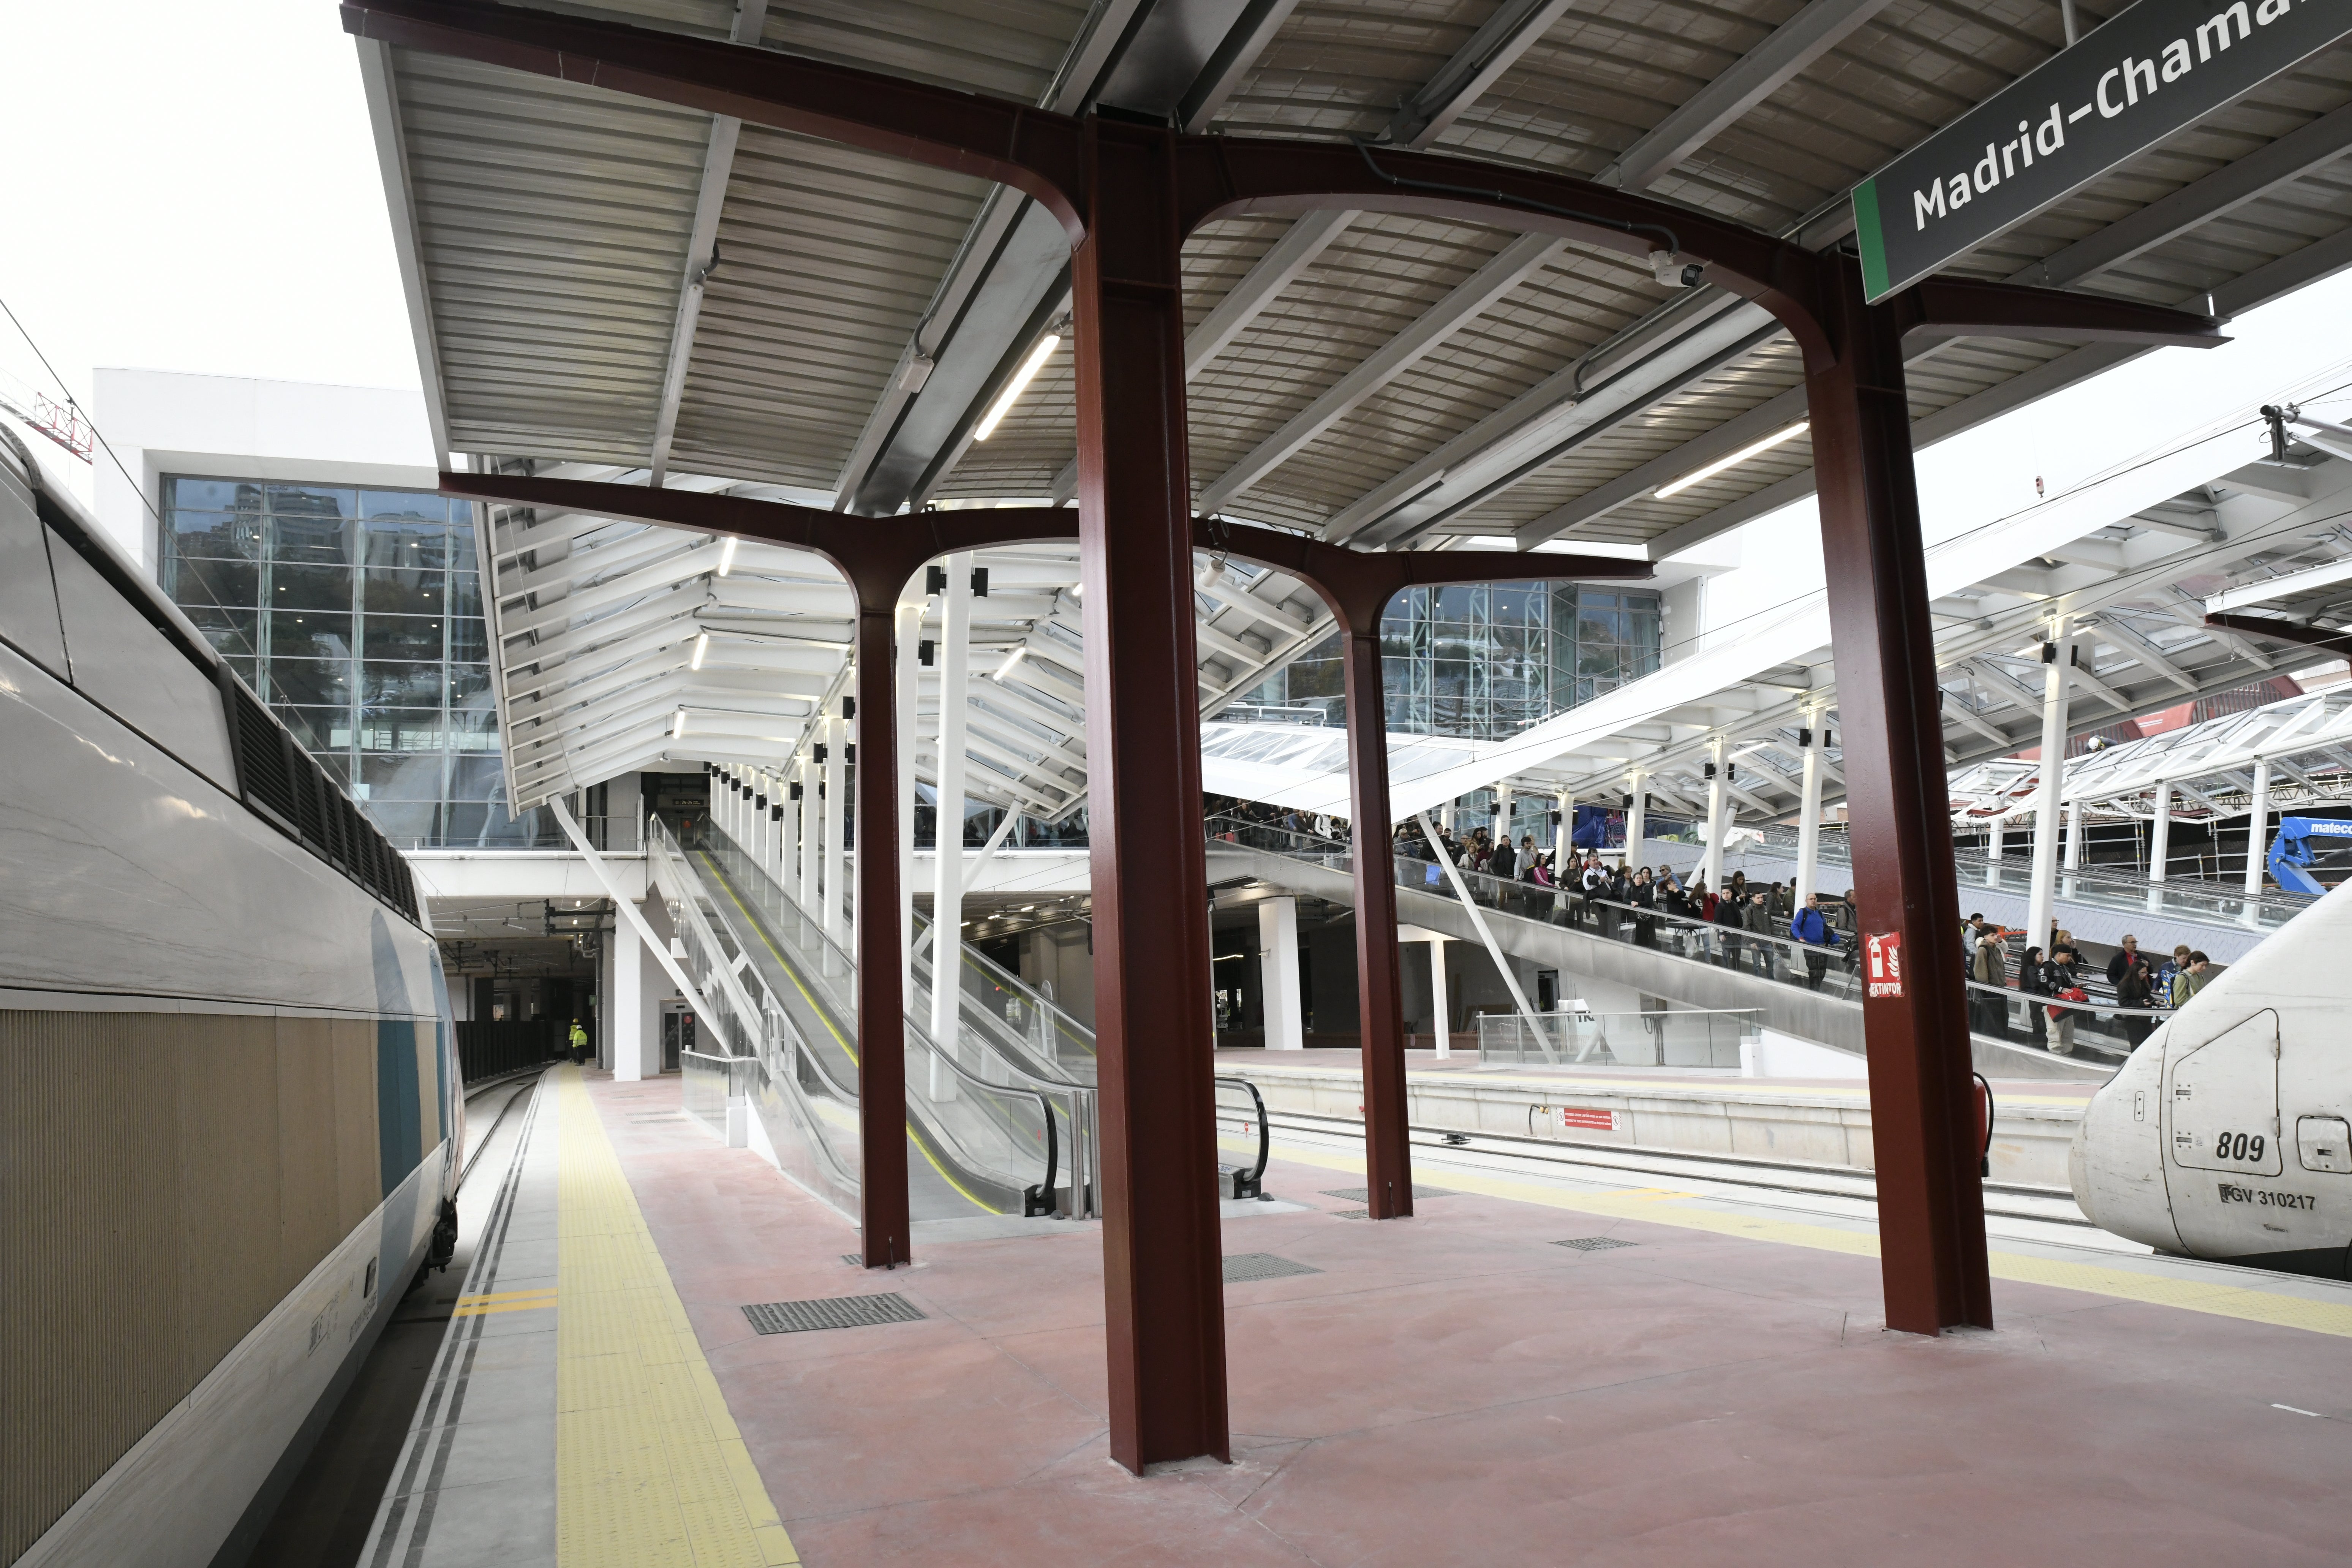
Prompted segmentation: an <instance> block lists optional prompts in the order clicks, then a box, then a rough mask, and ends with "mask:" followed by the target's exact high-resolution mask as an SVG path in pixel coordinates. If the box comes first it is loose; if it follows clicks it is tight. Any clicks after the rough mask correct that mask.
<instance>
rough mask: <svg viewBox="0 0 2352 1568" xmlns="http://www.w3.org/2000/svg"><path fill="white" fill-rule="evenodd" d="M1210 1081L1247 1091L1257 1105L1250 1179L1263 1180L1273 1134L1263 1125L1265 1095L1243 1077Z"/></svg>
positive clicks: (1252, 1101) (1251, 1100) (1270, 1152)
mask: <svg viewBox="0 0 2352 1568" xmlns="http://www.w3.org/2000/svg"><path fill="white" fill-rule="evenodd" d="M1210 1081H1211V1082H1213V1083H1218V1084H1223V1085H1224V1086H1226V1087H1227V1088H1231V1089H1247V1090H1248V1091H1249V1097H1250V1102H1251V1103H1252V1104H1253V1105H1255V1106H1256V1107H1257V1164H1256V1166H1255V1168H1254V1169H1252V1170H1251V1172H1250V1179H1251V1180H1252V1181H1253V1182H1257V1181H1263V1180H1264V1179H1265V1163H1266V1161H1267V1159H1268V1158H1270V1157H1271V1154H1272V1151H1273V1136H1272V1134H1271V1133H1270V1132H1269V1131H1267V1129H1266V1125H1265V1096H1264V1095H1262V1094H1260V1093H1259V1092H1258V1091H1257V1085H1255V1084H1254V1083H1252V1082H1251V1081H1250V1080H1249V1079H1245V1078H1223V1077H1220V1078H1215V1079H1211V1080H1210Z"/></svg>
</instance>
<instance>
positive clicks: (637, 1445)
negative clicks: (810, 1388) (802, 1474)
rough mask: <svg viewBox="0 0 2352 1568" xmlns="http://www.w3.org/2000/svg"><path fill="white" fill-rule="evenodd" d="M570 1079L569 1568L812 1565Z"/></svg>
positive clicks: (559, 1532) (560, 1211)
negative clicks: (787, 1525)
mask: <svg viewBox="0 0 2352 1568" xmlns="http://www.w3.org/2000/svg"><path fill="white" fill-rule="evenodd" d="M554 1082H555V1102H556V1112H557V1118H558V1121H557V1131H558V1133H559V1134H560V1136H561V1139H562V1142H561V1147H560V1151H559V1154H558V1159H557V1166H556V1194H557V1211H556V1237H557V1243H556V1268H555V1278H556V1289H557V1291H558V1293H559V1294H560V1295H561V1296H562V1302H563V1310H562V1313H561V1314H560V1315H559V1316H558V1318H557V1320H556V1330H555V1357H556V1373H555V1399H556V1415H555V1550H556V1562H557V1563H559V1564H561V1565H562V1568H667V1565H671V1564H675V1565H677V1568H778V1565H780V1564H788V1563H799V1562H800V1556H799V1554H798V1553H797V1552H794V1551H793V1543H792V1541H791V1539H790V1538H789V1537H788V1536H787V1535H786V1534H785V1533H784V1527H783V1523H782V1521H781V1520H779V1519H778V1518H777V1516H776V1509H775V1505H774V1504H773V1503H772V1502H770V1501H769V1500H768V1489H767V1487H766V1486H765V1484H763V1483H762V1482H761V1479H760V1472H759V1471H758V1470H757V1469H756V1468H753V1466H752V1464H751V1453H750V1452H749V1450H747V1449H746V1448H745V1447H744V1446H743V1437H742V1434H741V1433H740V1431H738V1430H737V1429H736V1426H735V1417H734V1416H733V1415H731V1414H730V1412H729V1411H728V1408H727V1400H726V1397H725V1396H724V1395H723V1394H720V1393H719V1384H718V1381H717V1380H716V1379H715V1378H713V1377H712V1376H711V1374H710V1364H709V1362H707V1361H705V1360H704V1359H703V1355H702V1347H701V1346H700V1345H699V1344H698V1343H697V1342H696V1341H695V1337H694V1328H693V1325H692V1324H690V1323H689V1322H688V1321H687V1316H686V1307H685V1304H684V1303H683V1302H681V1301H680V1300H678V1296H677V1289H676V1288H675V1287H674V1286H673V1285H672V1284H671V1283H670V1278H669V1270H668V1269H667V1268H666V1267H664V1265H663V1263H662V1259H661V1254H660V1252H659V1251H658V1250H657V1249H656V1247H655V1246H654V1239H653V1236H652V1233H651V1232H649V1231H648V1230H647V1229H646V1221H645V1215H643V1214H642V1213H640V1212H639V1210H638V1208H637V1200H636V1195H635V1194H634V1193H632V1192H631V1191H630V1190H629V1183H628V1178H627V1177H625V1175H623V1174H622V1173H621V1163H620V1161H619V1159H618V1158H617V1157H615V1156H614V1152H613V1144H612V1141H611V1140H610V1139H609V1138H607V1137H606V1136H605V1135H604V1123H603V1121H600V1120H599V1119H598V1117H597V1115H596V1108H595V1106H594V1105H593V1104H592V1103H591V1102H590V1100H589V1098H588V1090H587V1088H586V1086H585V1085H584V1084H583V1082H582V1081H581V1077H580V1069H579V1068H576V1067H572V1066H569V1065H566V1066H563V1067H560V1068H557V1069H556V1070H555V1074H554Z"/></svg>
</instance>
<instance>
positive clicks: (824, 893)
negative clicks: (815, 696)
mask: <svg viewBox="0 0 2352 1568" xmlns="http://www.w3.org/2000/svg"><path fill="white" fill-rule="evenodd" d="M835 700H836V701H837V700H838V699H835ZM848 773H849V725H848V724H847V723H846V722H845V721H844V720H843V719H842V717H841V715H840V714H839V713H837V712H836V713H828V714H826V715H825V718H824V870H823V872H822V873H821V875H822V878H823V880H822V881H821V883H820V884H819V887H818V889H817V897H818V899H819V900H821V902H822V904H823V906H824V912H823V914H822V917H821V918H822V919H823V921H824V931H825V934H826V935H827V936H829V937H831V938H833V940H834V942H835V945H837V946H838V947H840V949H841V950H842V951H843V952H848V951H849V928H848V925H847V924H846V922H845V918H844V915H843V910H844V909H845V907H846V904H845V900H844V899H843V897H842V895H843V893H844V891H845V889H847V887H848V885H849V786H848V784H847V778H848Z"/></svg>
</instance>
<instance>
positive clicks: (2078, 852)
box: [2066, 800, 2087, 871]
mask: <svg viewBox="0 0 2352 1568" xmlns="http://www.w3.org/2000/svg"><path fill="white" fill-rule="evenodd" d="M2085 826H2087V825H2086V824H2085V823H2084V821H2083V803H2082V802H2081V801H2079V800H2070V801H2068V802H2067V803H2066V869H2068V870H2069V871H2079V870H2081V869H2082V868H2083V837H2084V828H2085Z"/></svg>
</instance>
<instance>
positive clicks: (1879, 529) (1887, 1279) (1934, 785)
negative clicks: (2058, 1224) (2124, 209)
mask: <svg viewBox="0 0 2352 1568" xmlns="http://www.w3.org/2000/svg"><path fill="white" fill-rule="evenodd" d="M1838 271H1839V275H1840V277H1839V282H1840V285H1841V287H1840V289H1839V297H1840V302H1841V304H1842V306H1843V310H1842V314H1841V318H1840V320H1839V321H1837V322H1836V323H1835V325H1836V329H1837V338H1838V358H1837V362H1836V363H1834V364H1832V366H1831V367H1830V368H1828V369H1827V370H1822V371H1816V372H1813V373H1812V374H1810V375H1809V376H1808V377H1807V378H1806V382H1805V389H1806V395H1807V397H1806V401H1807V405H1808V407H1809V409H1810V411H1811V416H1812V439H1813V468H1814V472H1815V473H1816V475H1817V476H1818V477H1819V480H1820V489H1821V514H1822V556H1823V559H1824V562H1825V563H1826V566H1827V569H1828V575H1829V610H1830V636H1831V640H1832V653H1833V657H1834V658H1835V662H1836V667H1837V691H1838V717H1839V725H1838V728H1839V732H1840V737H1841V739H1843V742H1845V748H1844V763H1843V766H1844V768H1845V777H1846V805H1847V814H1848V817H1849V820H1850V821H1851V823H1852V825H1853V826H1852V832H1853V872H1854V888H1855V897H1856V900H1857V908H1856V910H1855V929H1856V931H1858V932H1860V933H1863V934H1864V935H1868V936H1877V935H1887V934H1891V935H1893V936H1894V937H1895V938H1896V939H1897V940H1898V942H1899V945H1900V952H1901V979H1900V983H1899V984H1896V985H1895V987H1894V988H1893V994H1886V993H1885V987H1883V986H1880V985H1875V984H1874V985H1873V986H1872V987H1871V989H1872V990H1873V991H1874V992H1877V993H1880V994H1873V995H1869V996H1867V997H1865V999H1864V1002H1863V1027H1864V1035H1865V1037H1866V1040H1867V1043H1868V1050H1869V1058H1870V1124H1871V1142H1872V1148H1873V1150H1874V1164H1875V1167H1876V1170H1877V1177H1878V1221H1879V1223H1878V1234H1879V1261H1880V1275H1881V1279H1882V1282H1883V1285H1884V1288H1885V1297H1886V1325H1887V1327H1889V1328H1892V1329H1904V1330H1908V1331H1911V1332H1914V1333H1922V1334H1935V1333H1940V1332H1941V1331H1944V1330H1945V1329H1947V1328H1952V1327H1957V1326H1960V1325H1969V1324H1972V1325H1974V1326H1976V1327H1979V1328H1988V1329H1989V1328H1990V1327H1992V1292H1991V1279H1990V1268H1989V1265H1988V1260H1987V1258H1986V1257H1985V1232H1984V1190H1983V1187H1982V1185H1981V1184H1980V1182H1979V1176H1978V1171H1977V1148H1976V1102H1975V1099H1974V1094H1973V1089H1974V1085H1973V1082H1972V1079H1971V1076H1970V1075H1971V1074H1972V1073H1973V1071H1974V1066H1973V1063H1972V1060H1971V1051H1970V1045H1969V1026H1968V1015H1967V992H1966V989H1965V985H1964V982H1965V980H1966V975H1965V973H1964V972H1963V970H1962V968H1961V959H1960V947H1959V942H1958V934H1959V933H1958V929H1957V928H1958V922H1959V916H1958V910H1959V889H1958V884H1957V882H1956V880H1955V879H1954V874H1953V870H1952V828H1951V816H1950V802H1949V799H1948V793H1949V792H1948V790H1947V789H1946V788H1945V773H1946V769H1945V764H1944V742H1943V729H1942V726H1941V725H1940V724H1939V723H1938V722H1937V717H1936V715H1937V686H1936V643H1935V626H1934V623H1933V620H1932V619H1931V617H1930V616H1929V614H1928V609H1927V553H1926V551H1925V549H1924V548H1923V546H1922V544H1921V541H1920V535H1919V497H1918V491H1917V489H1916V483H1915V480H1914V478H1913V473H1912V467H1911V415H1910V409H1909V405H1908V403H1907V400H1906V396H1905V394H1904V388H1903V353H1902V341H1903V332H1902V322H1901V320H1900V318H1899V316H1898V314H1897V313H1896V312H1895V311H1894V310H1889V309H1887V308H1886V307H1885V306H1884V305H1881V306H1876V307H1873V306H1868V305H1865V304H1864V303H1863V296H1862V275H1861V272H1860V270H1859V268H1858V267H1857V266H1856V265H1855V263H1854V262H1853V260H1852V259H1851V258H1846V259H1843V260H1842V261H1841V263H1840V265H1839V268H1838Z"/></svg>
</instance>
